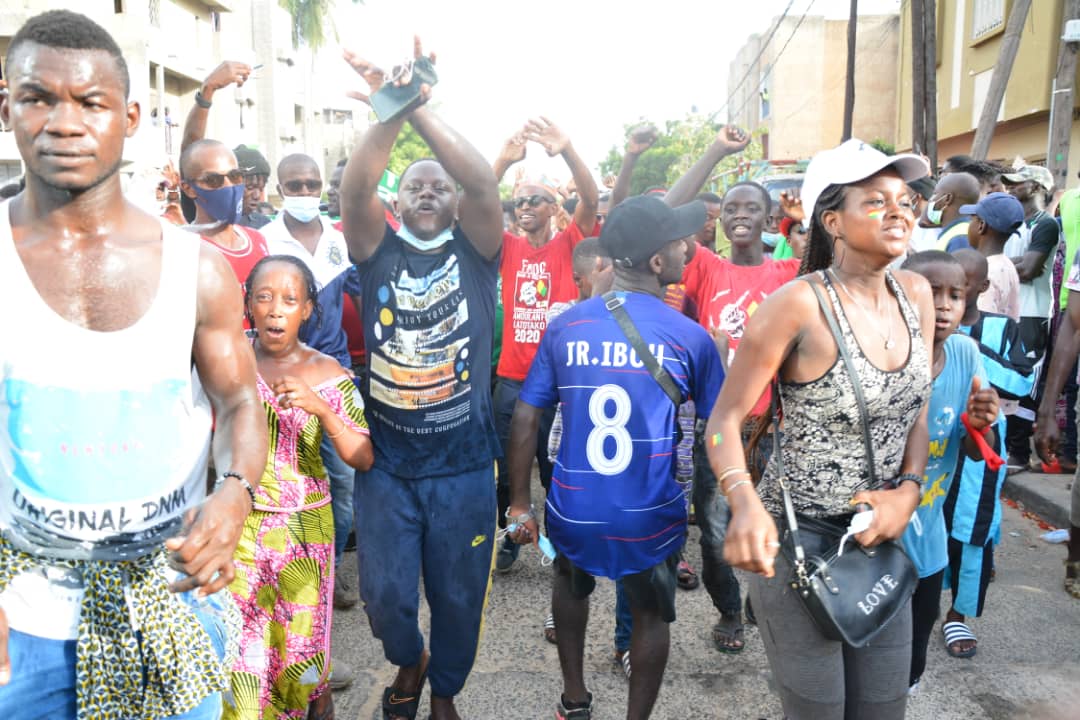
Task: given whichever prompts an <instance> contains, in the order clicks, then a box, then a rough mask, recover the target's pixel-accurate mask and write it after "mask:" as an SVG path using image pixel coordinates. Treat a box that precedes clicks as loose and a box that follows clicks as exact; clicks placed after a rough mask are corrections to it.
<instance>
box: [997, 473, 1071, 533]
mask: <svg viewBox="0 0 1080 720" xmlns="http://www.w3.org/2000/svg"><path fill="white" fill-rule="evenodd" d="M1072 482H1073V477H1072V475H1045V474H1041V473H1027V472H1023V473H1017V474H1016V475H1013V476H1011V477H1008V478H1006V479H1005V484H1004V485H1003V486H1002V488H1001V494H1002V495H1003V496H1004V497H1006V498H1008V499H1010V500H1014V501H1016V502H1017V503H1019V504H1020V505H1022V506H1023V507H1024V509H1025V510H1028V511H1030V512H1033V513H1035V514H1036V515H1038V516H1040V517H1041V518H1043V519H1044V520H1046V522H1048V523H1050V524H1051V525H1053V526H1054V527H1056V528H1067V527H1069V504H1070V488H1071V487H1072Z"/></svg>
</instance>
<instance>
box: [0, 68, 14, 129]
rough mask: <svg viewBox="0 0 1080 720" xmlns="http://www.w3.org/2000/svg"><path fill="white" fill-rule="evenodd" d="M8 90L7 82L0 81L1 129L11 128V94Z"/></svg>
mask: <svg viewBox="0 0 1080 720" xmlns="http://www.w3.org/2000/svg"><path fill="white" fill-rule="evenodd" d="M6 90H7V80H0V127H5V128H8V129H10V128H11V106H9V105H8V98H10V97H11V94H10V93H8V92H5V91H6Z"/></svg>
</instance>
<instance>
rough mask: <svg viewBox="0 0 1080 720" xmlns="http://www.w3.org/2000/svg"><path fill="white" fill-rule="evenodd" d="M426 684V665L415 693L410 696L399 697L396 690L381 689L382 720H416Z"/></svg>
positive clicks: (389, 688) (391, 688)
mask: <svg viewBox="0 0 1080 720" xmlns="http://www.w3.org/2000/svg"><path fill="white" fill-rule="evenodd" d="M426 682H427V665H424V671H423V672H422V673H421V674H420V682H418V683H417V685H416V691H415V692H414V693H413V694H412V695H405V696H401V695H399V694H398V693H399V692H401V691H400V690H398V689H397V688H394V687H388V688H384V689H383V696H382V713H383V714H382V716H383V720H394V718H405V719H406V720H416V713H417V712H418V711H419V710H420V696H421V695H423V694H424V684H425V683H426Z"/></svg>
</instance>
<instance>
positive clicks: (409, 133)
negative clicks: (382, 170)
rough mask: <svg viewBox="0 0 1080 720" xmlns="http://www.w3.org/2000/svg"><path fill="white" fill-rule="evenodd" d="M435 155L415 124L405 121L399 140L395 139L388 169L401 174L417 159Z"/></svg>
mask: <svg viewBox="0 0 1080 720" xmlns="http://www.w3.org/2000/svg"><path fill="white" fill-rule="evenodd" d="M433 156H434V153H433V152H431V148H430V147H428V144H427V143H426V142H424V139H423V138H422V137H420V135H419V134H418V133H417V132H416V130H414V129H413V126H412V125H410V124H409V123H405V126H404V127H403V128H401V132H400V133H398V136H397V140H396V141H394V148H393V149H392V150H391V151H390V162H389V163H387V169H389V170H390V172H392V173H394V174H395V175H401V173H403V172H405V168H407V167H409V165H411V164H412V163H414V162H416V161H417V160H420V159H421V158H427V157H433Z"/></svg>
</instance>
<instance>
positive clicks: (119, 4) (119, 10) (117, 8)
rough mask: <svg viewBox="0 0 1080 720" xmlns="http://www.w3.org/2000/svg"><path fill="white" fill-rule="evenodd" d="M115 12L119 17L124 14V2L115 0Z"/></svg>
mask: <svg viewBox="0 0 1080 720" xmlns="http://www.w3.org/2000/svg"><path fill="white" fill-rule="evenodd" d="M113 12H114V13H116V14H117V15H120V14H121V13H123V12H124V0H113Z"/></svg>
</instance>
